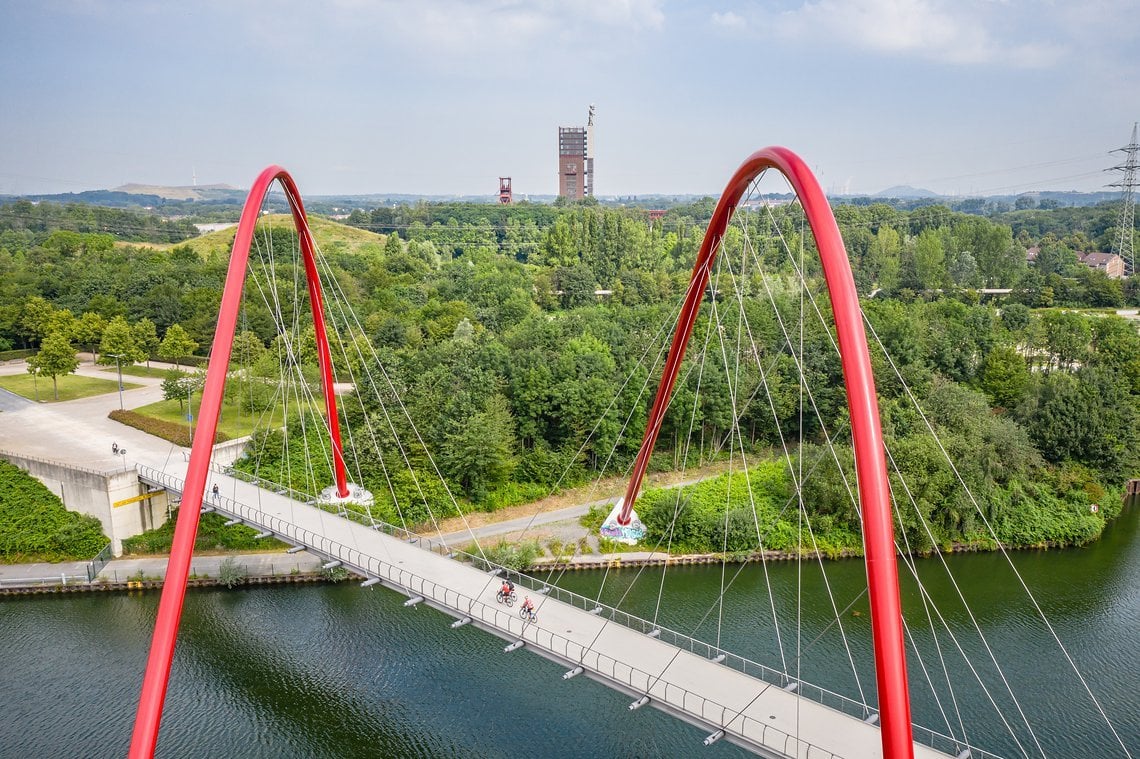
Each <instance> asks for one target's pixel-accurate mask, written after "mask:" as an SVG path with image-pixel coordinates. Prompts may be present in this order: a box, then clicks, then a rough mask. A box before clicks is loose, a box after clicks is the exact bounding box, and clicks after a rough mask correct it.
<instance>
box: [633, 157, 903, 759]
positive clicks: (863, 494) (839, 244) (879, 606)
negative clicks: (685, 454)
mask: <svg viewBox="0 0 1140 759" xmlns="http://www.w3.org/2000/svg"><path fill="white" fill-rule="evenodd" d="M769 168H773V169H776V170H777V171H779V172H780V173H782V174H783V175H784V176H785V177H787V178H788V181H789V182H790V183H791V185H792V188H793V189H794V190H795V192H796V195H797V196H798V197H799V199H800V203H802V204H803V208H804V213H805V214H806V215H807V219H808V223H809V224H810V225H811V229H812V233H813V234H814V235H815V239H816V244H817V246H818V248H819V257H820V261H821V262H822V264H823V273H824V278H825V279H826V281H827V289H828V292H829V293H830V296H831V308H832V311H833V312H834V314H835V329H836V333H837V335H838V338H839V353H840V359H841V361H842V364H843V381H844V384H845V385H846V387H847V403H848V407H849V408H850V412H851V429H852V437H853V439H854V447H855V467H856V471H857V472H858V477H859V500H860V502H861V504H862V512H863V540H864V544H865V550H866V554H867V556H866V561H867V584H868V588H869V595H870V600H871V631H872V635H873V638H874V648H875V674H876V679H877V683H878V692H879V717H880V720H881V722H882V736H883V756H884V757H885V758H886V759H902V758H903V757H907V758H908V759H909V758H910V757H913V756H914V744H913V739H912V737H911V722H910V698H909V695H908V693H907V678H906V653H905V650H904V648H903V632H902V610H901V605H900V603H899V586H898V567H897V565H896V563H895V562H896V559H895V543H894V530H893V527H892V524H891V504H890V486H889V484H888V481H887V468H886V461H885V458H884V455H883V433H882V429H881V427H880V425H879V405H878V401H877V399H876V397H875V380H874V377H873V376H872V374H871V357H870V355H869V354H868V352H867V336H866V333H865V332H864V331H863V319H862V311H861V310H860V308H859V297H858V295H857V294H856V292H855V280H854V279H853V278H852V276H851V264H850V262H849V261H848V259H847V251H846V249H845V248H844V247H843V238H842V237H841V236H840V234H839V227H838V226H836V223H835V216H834V215H833V214H832V212H831V206H830V205H828V202H827V197H826V196H825V195H824V194H823V191H822V190H821V189H820V187H819V182H817V181H816V179H815V176H814V175H813V174H812V173H811V171H810V170H809V169H808V167H807V165H806V164H805V163H804V162H803V160H802V159H801V158H800V157H799V156H798V155H796V154H795V153H793V152H792V151H790V150H788V149H787V148H783V147H769V148H764V149H763V150H758V151H756V152H755V153H753V154H752V155H750V156H749V157H748V158H747V159H746V160H745V161H744V163H743V164H741V165H740V168H738V169H737V170H736V173H735V174H733V175H732V178H731V179H730V180H729V181H728V185H727V186H726V187H725V190H724V194H722V195H721V197H720V202H719V203H717V206H716V210H715V211H713V216H712V220H711V221H710V222H709V226H708V230H707V231H706V232H705V239H704V242H703V243H702V244H701V249H700V251H699V252H698V254H697V262H696V264H695V265H694V266H693V275H692V281H691V283H690V286H689V291H688V295H687V296H686V298H685V302H684V304H683V305H682V306H681V312H680V314H679V315H678V317H677V329H676V332H674V334H673V344H672V345H671V346H670V348H669V355H668V356H667V357H666V359H665V368H664V371H663V374H662V376H661V384H660V385H659V386H658V388H657V396H656V398H655V399H654V401H653V407H652V409H651V411H650V413H649V420H648V423H647V425H646V429H645V437H644V439H643V440H642V443H641V448H640V450H639V451H638V453H637V459H636V461H635V462H634V468H633V473H632V475H631V478H630V481H629V485H628V487H627V488H626V491H625V496H624V498H623V503H622V510H621V514H620V515H619V516H618V523H619V524H622V525H628V524H629V523H630V520H631V517H630V514H631V512H632V510H633V505H634V502H635V501H636V500H637V495H638V492H639V491H640V488H641V482H642V479H643V478H644V476H645V471H646V468H647V467H648V465H649V456H650V454H651V453H652V452H653V445H654V443H655V442H656V440H657V433H658V432H660V430H661V423H662V420H663V419H664V417H665V411H666V410H667V409H668V407H669V400H670V398H671V397H672V393H673V385H674V382H675V381H676V379H677V373H678V371H679V370H680V368H681V360H682V359H683V358H684V357H685V349H686V348H687V347H688V343H689V336H690V335H691V334H692V332H693V327H694V325H695V324H696V320H697V314H698V312H699V311H700V307H701V300H702V298H703V297H704V292H705V287H706V286H707V285H708V281H709V273H710V270H711V268H712V264H713V262H714V261H715V260H716V255H717V250H718V249H719V247H720V241H721V240H722V239H723V237H724V234H725V230H726V228H727V227H728V222H729V221H730V220H731V219H732V214H733V212H734V211H735V210H736V204H737V203H738V202H739V201H740V198H741V196H742V195H743V194H744V192H745V190H747V189H748V186H749V184H751V182H752V180H753V179H755V178H756V177H757V176H758V175H759V174H760V172H762V171H764V170H765V169H769Z"/></svg>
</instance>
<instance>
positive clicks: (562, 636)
mask: <svg viewBox="0 0 1140 759" xmlns="http://www.w3.org/2000/svg"><path fill="white" fill-rule="evenodd" d="M210 476H211V482H216V483H218V484H219V486H220V487H221V490H222V492H224V493H227V494H233V495H234V496H235V498H234V499H231V498H229V497H222V498H221V499H219V501H218V502H216V503H215V502H212V501H209V500H208V501H207V502H206V505H207V506H214V507H216V508H217V510H218V511H219V512H221V513H225V514H232V515H233V516H235V517H238V518H241V519H242V520H243V521H245V522H246V523H247V524H249V525H250V526H251V527H256V528H258V529H261V530H271V531H272V532H273V533H274V534H275V535H277V536H280V537H281V538H283V539H285V540H287V541H290V542H293V543H296V544H298V545H304V546H305V547H306V548H308V549H311V550H313V551H315V552H317V553H319V554H322V555H325V556H328V557H330V559H335V560H339V561H341V562H342V563H343V564H344V565H345V566H346V567H348V568H351V569H353V570H355V571H357V572H359V573H361V574H363V575H366V576H368V577H372V578H379V580H380V582H381V583H383V584H385V585H387V586H389V587H392V588H395V589H397V590H400V591H401V592H404V593H406V594H407V595H409V596H411V597H416V596H422V597H423V599H424V602H426V603H429V604H430V605H432V606H434V607H436V608H439V609H441V610H444V611H446V612H447V613H449V614H451V615H453V616H456V617H458V618H460V619H469V620H470V621H471V622H472V623H474V624H476V625H478V626H480V627H482V628H484V629H486V630H489V631H491V632H493V633H495V634H497V635H499V636H501V637H503V638H505V639H507V640H511V641H525V644H524V645H525V646H526V647H527V648H529V649H530V650H531V651H533V652H535V653H539V654H540V655H543V656H546V657H547V658H551V659H554V660H557V661H560V662H562V663H564V664H566V666H567V667H568V668H573V667H576V666H581V667H583V668H584V670H585V674H587V675H589V676H591V677H593V678H594V679H596V680H599V681H601V682H604V683H606V684H607V685H610V686H611V687H615V688H617V689H618V690H621V691H624V692H627V693H630V694H633V695H634V696H635V698H636V697H640V696H646V695H647V696H649V698H650V702H649V705H652V706H655V707H657V708H660V709H663V710H665V711H667V712H669V713H672V714H674V715H675V716H678V717H680V718H682V719H685V720H686V721H689V722H691V723H693V724H697V725H699V726H703V727H704V728H705V729H707V730H708V731H709V733H710V734H712V733H715V732H716V731H719V730H723V731H724V732H725V735H724V738H725V739H726V740H730V741H732V742H733V743H737V744H740V745H742V746H744V747H746V748H749V749H750V750H753V751H755V752H757V753H759V754H760V755H762V756H770V757H797V758H801V757H802V758H804V759H830V758H831V757H844V758H845V759H864V758H866V759H871V757H879V756H881V753H882V746H881V741H880V733H879V729H878V728H877V727H876V726H874V725H869V724H866V723H864V722H863V721H862V720H860V719H859V718H857V717H853V716H851V715H849V714H845V713H843V712H841V711H838V710H836V709H832V708H829V707H827V706H824V705H822V704H820V703H818V702H816V701H813V700H810V699H807V698H802V697H800V696H798V695H797V694H795V693H791V692H788V691H786V690H784V689H783V688H781V687H779V686H777V685H773V684H771V683H769V682H765V681H764V680H761V679H758V678H754V677H751V676H749V675H746V674H744V673H742V672H739V671H737V670H735V669H732V668H729V667H726V666H724V665H722V664H717V663H714V662H712V661H710V660H709V659H708V658H705V657H704V656H699V655H696V654H694V653H691V652H689V651H687V650H683V649H681V648H678V647H676V646H674V645H671V644H670V643H667V642H665V641H663V640H658V639H656V638H653V637H649V636H648V635H646V634H644V633H642V632H639V631H637V630H634V629H630V628H629V627H626V626H624V625H622V624H619V623H617V622H614V621H612V620H609V619H606V618H603V616H602V615H600V614H594V613H591V612H590V611H588V610H585V609H582V608H578V607H577V606H574V605H572V604H570V603H566V602H563V601H562V600H559V599H558V598H553V597H549V596H545V595H541V594H538V593H537V592H534V591H532V592H531V593H530V595H531V598H532V600H533V601H534V602H535V603H536V605H537V607H538V615H539V616H538V622H536V623H527V622H524V621H523V620H522V619H520V617H519V615H518V608H517V607H516V608H508V607H505V606H504V605H502V604H499V603H497V602H496V601H495V592H496V591H497V589H498V587H499V584H500V580H499V579H498V578H497V577H495V576H494V575H491V574H489V573H488V572H486V571H483V570H481V569H479V568H476V567H474V566H472V565H471V564H470V563H466V562H461V561H456V560H454V559H450V558H448V557H446V556H444V555H440V554H438V553H435V552H433V551H430V550H424V549H423V548H420V547H418V546H417V545H415V544H413V543H410V542H409V541H408V540H406V539H403V538H399V537H394V536H392V535H387V534H384V532H382V531H378V530H376V529H372V528H370V527H368V526H365V525H362V524H358V523H356V522H353V521H350V520H347V519H344V518H341V517H339V516H337V515H335V514H330V513H327V512H325V511H322V510H320V509H318V508H316V507H314V506H309V505H306V504H303V503H300V502H298V501H295V500H292V499H290V498H287V497H286V496H285V495H280V494H277V493H273V492H270V491H266V490H264V489H262V488H260V487H257V486H255V485H253V484H251V483H247V482H244V481H242V480H238V479H233V478H230V477H228V476H224V475H222V474H217V473H211V475H210ZM142 479H144V480H146V481H149V482H153V483H154V484H160V485H164V486H167V487H170V488H171V489H174V490H180V487H181V484H182V483H181V481H180V480H178V479H176V478H173V477H171V476H169V475H165V474H162V473H160V472H157V471H153V470H149V469H145V468H144V469H143V470H142ZM208 490H209V487H207V491H208ZM251 504H255V505H251ZM524 592H525V591H524ZM552 595H553V594H552ZM957 748H962V747H961V746H959V747H957ZM948 750H954V749H953V748H950V747H948ZM915 756H916V757H922V758H923V759H925V758H927V757H945V756H947V754H945V753H941V752H939V751H935V750H934V749H932V748H929V747H928V746H924V745H919V744H917V743H916V744H915ZM974 756H979V753H978V752H977V751H976V750H975V753H974Z"/></svg>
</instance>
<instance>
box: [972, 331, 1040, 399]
mask: <svg viewBox="0 0 1140 759" xmlns="http://www.w3.org/2000/svg"><path fill="white" fill-rule="evenodd" d="M1029 382H1030V375H1029V367H1028V366H1026V365H1025V359H1024V358H1022V356H1021V354H1020V353H1018V352H1017V351H1016V350H1014V349H1013V348H1010V347H1008V346H1000V347H997V348H994V349H993V350H992V351H990V352H989V354H987V355H986V358H985V360H984V361H983V362H982V369H981V372H980V373H979V377H978V383H979V385H980V386H981V388H982V390H983V391H984V392H985V394H986V395H987V396H989V397H990V399H991V400H992V401H993V403H994V405H995V406H1002V407H1004V408H1013V407H1015V406H1017V404H1019V403H1021V401H1022V400H1023V399H1024V398H1025V394H1026V392H1027V391H1028V389H1029Z"/></svg>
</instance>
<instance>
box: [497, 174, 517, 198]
mask: <svg viewBox="0 0 1140 759" xmlns="http://www.w3.org/2000/svg"><path fill="white" fill-rule="evenodd" d="M512 200H514V195H513V194H512V193H511V178H510V177H499V202H500V203H502V204H504V205H510V203H511V201H512Z"/></svg>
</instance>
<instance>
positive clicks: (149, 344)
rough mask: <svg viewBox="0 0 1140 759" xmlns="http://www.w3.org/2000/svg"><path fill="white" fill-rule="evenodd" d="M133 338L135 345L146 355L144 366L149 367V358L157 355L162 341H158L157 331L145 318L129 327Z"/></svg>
mask: <svg viewBox="0 0 1140 759" xmlns="http://www.w3.org/2000/svg"><path fill="white" fill-rule="evenodd" d="M131 332H133V333H134V336H135V344H136V345H137V346H138V347H139V350H141V351H142V352H143V353H144V354H146V365H147V367H148V368H149V367H150V357H151V356H154V355H156V354H157V353H158V347H159V346H160V345H161V344H162V341H161V340H159V339H158V330H157V328H156V327H155V325H154V322H152V321H151V320H150V319H147V318H146V317H145V316H144V317H143V318H141V319H139V320H138V321H137V322H135V323H134V324H133V325H132V326H131Z"/></svg>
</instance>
